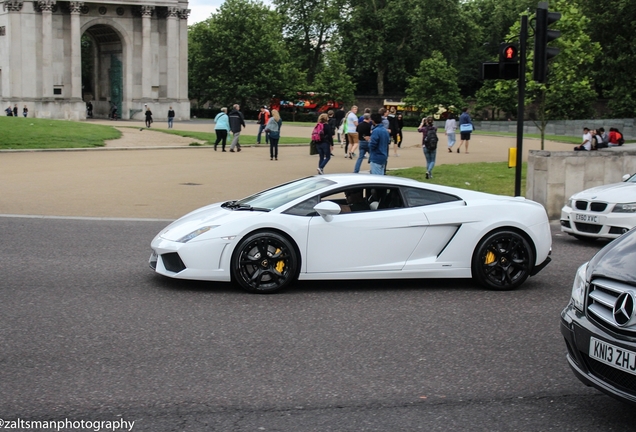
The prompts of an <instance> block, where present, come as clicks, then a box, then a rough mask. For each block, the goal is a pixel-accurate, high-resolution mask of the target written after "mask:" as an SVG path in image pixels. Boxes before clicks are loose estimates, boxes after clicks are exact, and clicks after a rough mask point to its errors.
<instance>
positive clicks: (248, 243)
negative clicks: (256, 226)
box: [232, 232, 299, 294]
mask: <svg viewBox="0 0 636 432" xmlns="http://www.w3.org/2000/svg"><path fill="white" fill-rule="evenodd" d="M298 262H299V260H298V254H297V253H296V249H295V248H294V246H293V245H292V244H291V242H290V241H289V240H288V239H287V238H286V237H284V236H282V235H280V234H278V233H275V232H258V233H254V234H251V235H249V236H247V237H245V238H244V239H243V240H241V242H240V243H239V245H238V246H237V247H236V250H235V251H234V254H233V256H232V280H233V281H235V282H236V283H238V284H239V285H240V286H241V287H242V288H243V289H245V290H246V291H248V292H252V293H262V294H269V293H274V292H276V291H280V290H282V289H283V288H285V287H287V286H288V285H290V284H291V283H292V282H294V281H295V280H296V277H297V276H298V270H299V265H298Z"/></svg>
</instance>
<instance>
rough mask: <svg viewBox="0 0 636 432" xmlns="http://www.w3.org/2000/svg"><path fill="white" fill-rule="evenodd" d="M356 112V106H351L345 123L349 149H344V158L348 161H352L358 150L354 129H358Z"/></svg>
mask: <svg viewBox="0 0 636 432" xmlns="http://www.w3.org/2000/svg"><path fill="white" fill-rule="evenodd" d="M357 112H358V107H357V106H355V105H354V106H352V107H351V111H349V114H347V118H346V119H345V121H346V122H347V137H348V138H349V148H348V149H346V153H347V154H346V155H345V157H346V158H347V157H348V158H349V159H353V156H355V153H356V149H357V148H358V132H356V128H357V127H358V116H357V115H356V113H357Z"/></svg>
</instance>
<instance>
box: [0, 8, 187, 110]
mask: <svg viewBox="0 0 636 432" xmlns="http://www.w3.org/2000/svg"><path fill="white" fill-rule="evenodd" d="M0 1H2V3H3V6H2V10H1V11H0V104H2V105H0V106H1V107H2V110H4V109H6V108H7V106H9V104H10V105H11V106H14V105H17V106H18V111H19V113H18V114H19V115H22V109H23V107H24V106H25V105H26V106H27V108H28V110H29V116H34V117H40V118H54V119H73V120H79V119H84V118H86V103H87V102H88V101H89V100H90V101H92V104H93V112H94V116H95V117H96V118H108V116H109V113H110V112H111V107H112V106H116V107H117V108H118V115H119V117H120V118H122V119H130V118H135V119H142V118H144V114H143V111H144V106H145V105H148V106H149V107H150V109H151V110H152V112H153V117H154V118H155V119H157V118H166V117H167V114H168V109H169V107H170V106H172V107H173V109H174V110H175V112H176V116H177V119H179V118H181V119H184V118H185V119H189V118H190V103H189V100H188V26H187V18H188V15H189V13H190V10H189V9H187V6H188V2H187V1H181V0H150V1H144V0H113V1H109V0H102V1H101V2H85V1H84V2H81V1H57V0H36V1H26V0H0ZM82 55H84V56H85V58H82ZM83 65H84V66H85V67H84V69H85V70H83ZM87 65H88V66H87ZM2 113H3V111H2V112H0V114H2Z"/></svg>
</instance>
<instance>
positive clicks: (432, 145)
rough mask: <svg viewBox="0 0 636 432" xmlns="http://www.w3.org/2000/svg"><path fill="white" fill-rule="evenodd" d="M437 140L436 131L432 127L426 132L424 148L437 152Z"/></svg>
mask: <svg viewBox="0 0 636 432" xmlns="http://www.w3.org/2000/svg"><path fill="white" fill-rule="evenodd" d="M438 141H439V138H437V131H436V130H435V128H434V127H432V126H431V127H429V128H428V129H427V130H426V137H425V138H424V146H426V148H427V149H429V150H437V142H438Z"/></svg>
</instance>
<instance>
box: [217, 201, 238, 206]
mask: <svg viewBox="0 0 636 432" xmlns="http://www.w3.org/2000/svg"><path fill="white" fill-rule="evenodd" d="M221 207H223V208H236V207H238V201H236V200H235V201H226V202H224V203H223V204H221Z"/></svg>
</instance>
